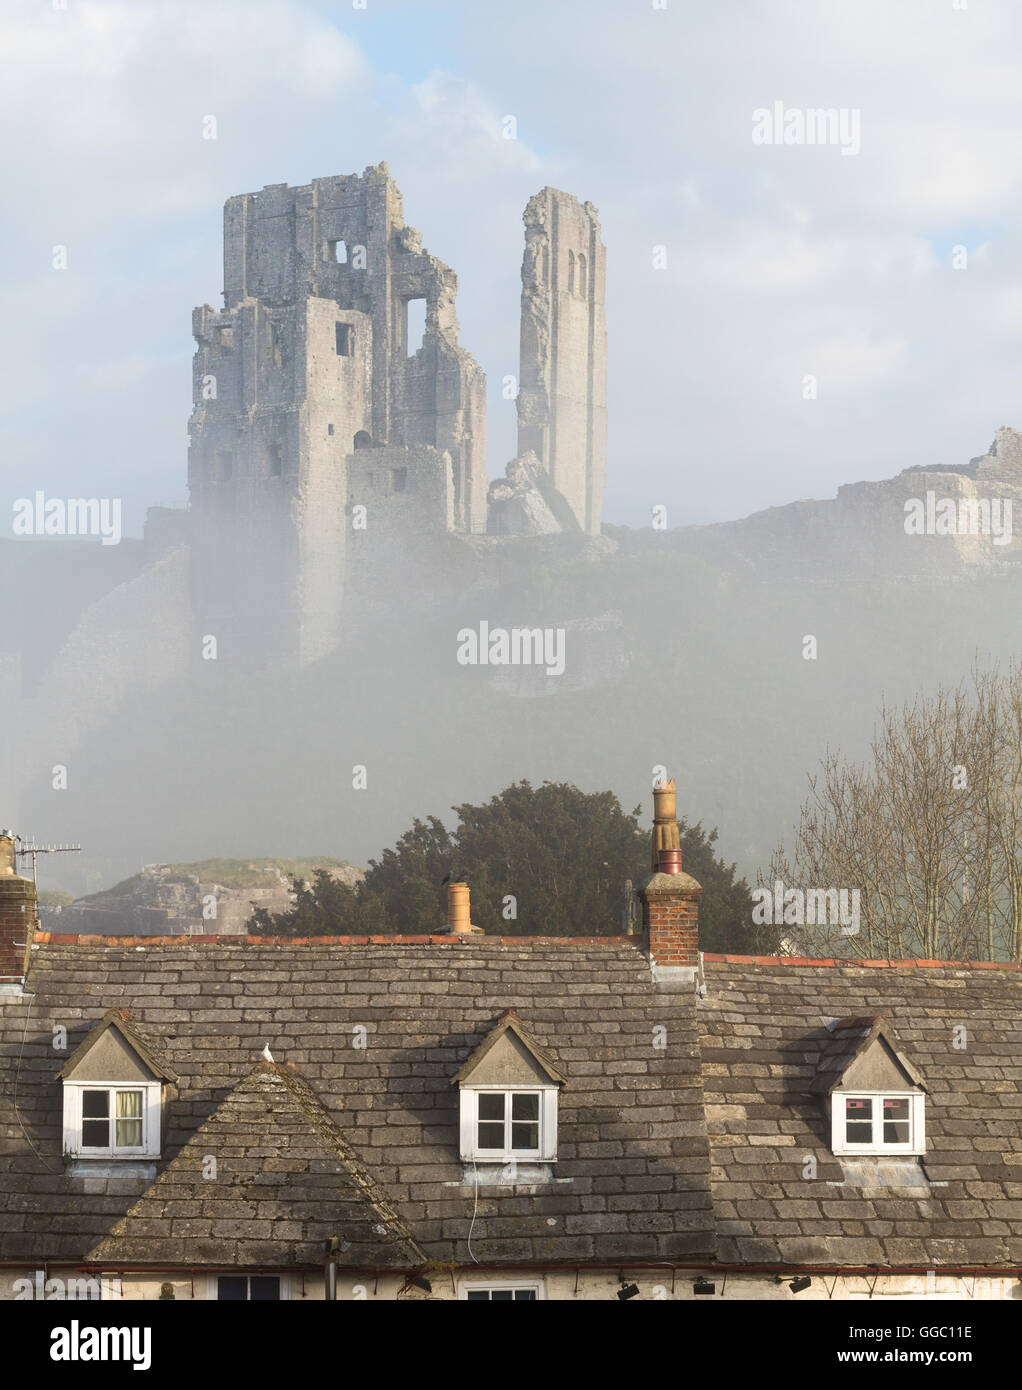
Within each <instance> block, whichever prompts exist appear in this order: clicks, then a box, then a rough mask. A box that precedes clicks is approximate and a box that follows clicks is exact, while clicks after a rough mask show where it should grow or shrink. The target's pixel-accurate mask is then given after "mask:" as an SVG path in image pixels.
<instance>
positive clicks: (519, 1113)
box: [511, 1091, 539, 1120]
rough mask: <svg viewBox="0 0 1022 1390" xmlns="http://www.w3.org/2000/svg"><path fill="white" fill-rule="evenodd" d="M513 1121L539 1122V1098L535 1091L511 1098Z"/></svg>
mask: <svg viewBox="0 0 1022 1390" xmlns="http://www.w3.org/2000/svg"><path fill="white" fill-rule="evenodd" d="M511 1118H512V1120H538V1119H539V1096H538V1095H537V1094H536V1092H535V1091H532V1092H531V1093H530V1092H528V1091H525V1092H521V1093H519V1094H516V1095H513V1096H512V1097H511Z"/></svg>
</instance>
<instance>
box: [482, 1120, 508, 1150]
mask: <svg viewBox="0 0 1022 1390" xmlns="http://www.w3.org/2000/svg"><path fill="white" fill-rule="evenodd" d="M479 1147H480V1148H481V1149H502V1148H503V1147H504V1122H503V1120H502V1121H501V1122H500V1124H493V1123H492V1122H489V1121H484V1122H483V1123H482V1124H481V1125H480V1126H479Z"/></svg>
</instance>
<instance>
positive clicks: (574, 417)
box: [188, 164, 606, 664]
mask: <svg viewBox="0 0 1022 1390" xmlns="http://www.w3.org/2000/svg"><path fill="white" fill-rule="evenodd" d="M525 222H526V251H525V260H524V263H523V268H522V286H523V288H522V331H521V368H520V380H521V393H520V396H519V453H520V454H523V455H524V454H526V453H527V452H528V451H532V452H533V453H534V454H535V455H536V456H537V458H538V460H539V463H540V464H541V465H542V466H543V469H544V471H545V475H546V476H545V477H544V478H543V480H542V481H543V487H544V489H545V490H546V493H547V497H548V499H549V500H552V501H553V503H554V506H553V512H552V513H549V515H554V514H557V513H559V516H560V519H559V520H557V521H555V522H551V524H549V525H547V526H545V527H544V526H543V525H542V524H539V525H538V526H535V527H533V526H532V523H531V522H530V521H529V519H528V518H529V516H530V515H531V511H530V508H529V507H525V508H519V509H518V510H517V511H515V510H514V509H513V508H510V509H509V507H508V506H507V505H506V503H507V497H508V493H507V492H506V491H505V493H504V494H503V500H504V505H502V508H501V509H500V517H499V519H498V520H497V521H496V522H495V521H494V518H493V517H488V497H487V493H488V479H487V470H486V380H485V376H484V374H483V371H482V369H481V368H480V367H479V365H478V363H477V362H476V361H475V360H474V358H473V357H472V356H471V355H470V354H469V353H468V352H467V351H466V350H465V349H464V348H462V347H460V346H459V345H458V322H457V318H456V316H455V296H456V294H457V285H458V282H457V276H456V275H455V274H454V272H453V271H452V270H450V269H449V268H448V267H447V266H445V265H444V264H443V263H442V262H441V261H439V260H437V258H436V257H435V256H431V255H430V254H429V253H428V252H427V251H425V250H423V247H422V242H421V237H420V235H419V233H418V232H417V231H415V230H414V228H412V227H409V226H407V225H406V224H405V222H404V220H403V217H402V208H401V195H400V193H399V192H398V190H397V188H396V186H395V184H394V182H393V180H392V179H391V177H390V175H389V173H388V171H387V167H386V165H385V164H381V165H379V166H378V167H375V168H369V169H366V171H365V172H364V173H363V174H362V175H361V176H359V175H356V174H352V175H347V176H340V177H336V178H326V179H316V180H314V181H313V182H312V183H311V184H309V185H307V186H305V187H301V188H289V187H288V186H287V185H286V184H273V185H270V186H269V187H267V188H264V189H263V190H262V192H261V193H249V194H242V195H239V196H238V197H234V198H231V199H229V201H228V202H227V204H226V207H225V209H224V308H223V310H222V311H220V312H216V311H215V310H213V309H212V308H210V307H209V306H208V305H203V306H202V307H201V308H198V309H196V310H195V311H194V313H193V316H192V322H193V332H194V335H195V338H196V342H197V345H198V346H197V350H196V353H195V360H194V373H193V392H194V411H193V414H192V418H191V421H190V425H189V432H190V436H191V445H190V450H189V466H188V482H189V490H190V495H191V536H192V542H193V592H194V596H195V608H196V616H197V618H198V620H199V622H200V624H201V625H202V626H203V627H204V628H205V629H206V630H208V631H210V632H218V633H224V634H225V635H228V636H229V637H230V638H232V639H233V640H236V641H237V642H238V643H239V645H240V646H241V647H242V648H245V647H248V648H250V649H251V650H252V651H253V652H261V653H263V654H269V655H271V656H274V657H279V658H280V659H283V660H289V661H290V660H295V659H297V660H298V661H299V662H300V663H301V664H305V663H307V662H309V661H313V660H316V659H317V658H318V657H320V656H323V655H325V654H326V653H328V652H330V651H331V650H333V649H334V648H335V647H336V645H337V643H338V641H339V639H340V635H341V615H342V603H343V595H344V588H345V578H346V573H347V571H348V568H349V566H350V565H351V563H352V558H353V555H354V554H357V553H358V551H359V547H358V546H353V545H352V540H353V534H354V533H355V532H357V531H358V530H359V527H360V523H361V525H362V527H363V528H364V540H363V541H362V542H360V544H361V546H362V549H363V552H364V550H365V546H366V545H367V544H368V542H369V539H370V538H371V537H372V535H373V534H374V525H375V526H376V528H377V530H376V534H379V535H380V536H389V537H391V538H393V535H394V530H395V525H396V524H398V523H401V526H402V529H404V525H403V523H404V521H405V519H407V524H408V526H409V527H410V528H411V529H413V530H415V531H416V532H417V533H418V534H419V535H421V534H422V533H426V534H429V533H437V532H444V533H447V532H454V533H462V534H469V533H473V532H475V533H480V532H485V531H486V530H487V529H490V530H491V531H492V532H497V533H501V532H504V533H506V532H508V531H512V532H513V531H515V530H522V529H560V528H561V527H562V526H563V524H564V523H565V521H567V522H568V524H571V523H572V519H573V520H574V522H575V523H577V525H578V527H579V528H580V529H582V530H584V531H586V532H589V533H591V534H598V533H599V528H600V504H601V498H602V493H603V480H604V453H605V446H604V435H605V414H606V407H605V377H606V350H605V339H606V335H605V330H604V324H603V284H604V252H603V247H602V244H601V242H600V234H599V223H598V222H597V219H596V213H595V210H594V209H593V207H592V205H591V204H589V203H587V204H585V206H584V207H583V206H582V205H581V204H579V202H578V200H577V199H576V198H573V197H571V196H570V195H568V194H565V193H559V192H556V191H555V190H553V189H544V190H543V192H542V193H539V194H537V195H536V196H535V197H534V198H533V199H532V200H531V201H530V203H529V205H528V208H527V210H526V214H525ZM417 300H421V301H424V302H425V331H424V333H423V337H422V341H421V343H415V342H411V341H410V340H409V304H411V303H412V302H413V301H417ZM514 476H515V477H516V478H521V477H522V476H526V474H523V473H522V470H520V469H519V470H518V471H517V472H516V473H514ZM527 476H529V477H530V478H531V477H532V474H531V473H527ZM513 490H514V489H512V491H513ZM558 492H559V493H560V497H556V493H558ZM397 494H402V495H401V496H400V497H398V496H397ZM564 502H566V503H567V508H568V509H570V512H569V511H568V510H567V509H565V508H564V506H563V503H564ZM540 506H541V508H542V506H543V504H540ZM361 509H365V510H364V511H363V512H361V515H359V514H358V513H359V512H360V510H361ZM391 511H393V512H394V516H393V517H390V515H389V513H390V512H391ZM522 518H525V520H524V521H523V520H522Z"/></svg>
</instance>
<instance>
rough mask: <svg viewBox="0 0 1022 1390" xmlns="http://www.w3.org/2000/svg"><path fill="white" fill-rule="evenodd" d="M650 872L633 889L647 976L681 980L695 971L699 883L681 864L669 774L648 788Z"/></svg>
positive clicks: (690, 978)
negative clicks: (639, 907)
mask: <svg viewBox="0 0 1022 1390" xmlns="http://www.w3.org/2000/svg"><path fill="white" fill-rule="evenodd" d="M652 867H653V873H652V875H651V876H650V878H648V879H647V880H646V882H645V883H644V884H643V885H642V887H641V888H640V889H639V901H640V902H641V903H642V925H643V927H644V929H645V931H646V934H647V941H648V947H649V960H650V965H651V967H652V970H653V978H654V980H657V981H658V982H661V983H664V984H668V983H677V984H687V983H689V982H690V981H693V980H695V978H696V976H697V974H698V971H699V896H700V894H701V893H702V891H703V890H702V885H701V884H699V883H697V882H696V880H695V879H694V878H693V877H692V875H691V874H686V873H685V872H684V871H683V869H682V867H681V834H680V832H679V830H678V820H677V791H676V788H675V785H674V782H673V780H672V781H670V782H659V783H658V784H657V785H656V786H655V787H654V788H653V864H652Z"/></svg>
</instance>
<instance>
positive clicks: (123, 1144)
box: [64, 1081, 162, 1158]
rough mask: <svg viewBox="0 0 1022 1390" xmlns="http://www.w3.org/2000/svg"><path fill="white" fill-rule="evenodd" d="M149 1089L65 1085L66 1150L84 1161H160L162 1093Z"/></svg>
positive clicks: (155, 1087) (156, 1088) (158, 1087)
mask: <svg viewBox="0 0 1022 1390" xmlns="http://www.w3.org/2000/svg"><path fill="white" fill-rule="evenodd" d="M161 1089H162V1087H161V1085H160V1083H159V1082H158V1081H157V1082H155V1083H152V1084H148V1085H145V1086H132V1087H123V1086H113V1085H111V1086H94V1085H88V1086H76V1085H75V1084H74V1083H73V1082H65V1083H64V1149H65V1152H67V1153H71V1154H75V1155H77V1156H78V1157H81V1158H156V1157H158V1156H159V1153H160V1091H161Z"/></svg>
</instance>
